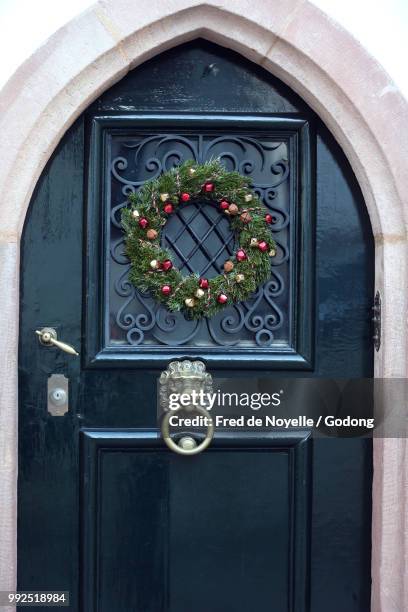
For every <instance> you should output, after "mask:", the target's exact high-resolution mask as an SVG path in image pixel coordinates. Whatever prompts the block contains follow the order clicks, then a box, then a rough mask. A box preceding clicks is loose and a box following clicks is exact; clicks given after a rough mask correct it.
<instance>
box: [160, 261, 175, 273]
mask: <svg viewBox="0 0 408 612" xmlns="http://www.w3.org/2000/svg"><path fill="white" fill-rule="evenodd" d="M160 267H161V269H162V270H164V271H165V272H167V271H168V270H171V269H172V267H173V263H172V262H171V261H170V259H165V260H164V261H163V263H162V264H161V266H160Z"/></svg>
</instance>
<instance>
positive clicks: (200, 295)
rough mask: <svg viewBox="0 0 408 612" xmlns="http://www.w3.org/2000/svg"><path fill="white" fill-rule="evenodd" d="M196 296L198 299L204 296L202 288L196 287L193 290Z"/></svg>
mask: <svg viewBox="0 0 408 612" xmlns="http://www.w3.org/2000/svg"><path fill="white" fill-rule="evenodd" d="M195 295H196V297H198V299H199V300H201V298H203V297H204V296H205V291H203V290H202V289H197V291H196V292H195Z"/></svg>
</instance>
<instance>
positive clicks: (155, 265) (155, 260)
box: [150, 259, 160, 270]
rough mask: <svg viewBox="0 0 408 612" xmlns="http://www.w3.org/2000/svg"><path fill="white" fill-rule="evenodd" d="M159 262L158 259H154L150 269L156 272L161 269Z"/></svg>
mask: <svg viewBox="0 0 408 612" xmlns="http://www.w3.org/2000/svg"><path fill="white" fill-rule="evenodd" d="M159 265H160V264H159V262H158V261H157V259H152V261H151V262H150V267H151V269H152V270H156V269H157V268H158V267H159Z"/></svg>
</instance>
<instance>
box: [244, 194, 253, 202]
mask: <svg viewBox="0 0 408 612" xmlns="http://www.w3.org/2000/svg"><path fill="white" fill-rule="evenodd" d="M244 200H245V202H251V201H252V193H247V194H246V196H245V197H244Z"/></svg>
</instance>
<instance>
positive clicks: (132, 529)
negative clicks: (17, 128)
mask: <svg viewBox="0 0 408 612" xmlns="http://www.w3.org/2000/svg"><path fill="white" fill-rule="evenodd" d="M215 156H221V158H222V159H223V160H224V162H225V164H226V165H227V166H228V167H231V168H232V167H236V168H238V169H239V170H240V171H241V172H247V173H249V174H250V175H251V176H252V177H253V179H254V183H255V187H256V189H257V190H258V192H259V193H260V195H261V196H262V197H263V199H264V201H265V203H266V205H267V206H268V207H269V208H270V209H271V212H272V214H273V216H274V225H273V232H274V236H275V238H276V241H277V243H278V256H277V258H276V260H275V261H274V263H273V270H272V280H271V282H270V283H269V284H268V286H265V287H264V288H262V289H261V290H260V291H259V292H258V294H257V295H256V296H255V298H254V299H253V300H250V301H249V302H248V303H247V304H245V305H242V306H241V307H240V309H235V310H233V311H231V312H230V313H229V319H228V321H227V320H226V319H225V317H226V316H227V314H223V315H221V316H218V317H217V318H216V319H214V320H204V321H203V322H202V323H200V324H196V323H195V322H192V321H189V320H186V319H185V318H184V317H182V316H178V317H176V318H175V319H174V318H169V317H168V316H167V315H166V312H165V311H163V309H162V308H158V307H157V305H156V304H154V302H153V301H152V300H151V299H150V298H149V297H148V296H146V295H142V294H140V293H138V292H135V290H134V289H133V288H132V287H131V286H130V285H129V283H128V282H127V269H128V264H127V261H126V258H125V257H124V255H123V250H122V248H123V236H122V233H121V229H120V222H119V215H120V209H121V207H122V206H123V205H124V204H125V202H126V196H127V194H128V193H129V192H130V191H132V190H134V189H137V187H138V186H139V185H140V184H141V183H143V182H144V181H145V180H148V179H149V178H151V177H152V176H153V175H154V174H156V173H158V172H160V171H161V170H163V168H166V167H169V166H171V165H172V164H174V163H176V162H177V161H180V160H181V159H188V158H194V159H196V160H197V161H199V162H201V161H205V160H206V159H209V158H210V157H215ZM192 212H193V213H194V215H195V216H194V215H193V216H194V218H193V216H190V217H188V218H177V219H175V220H174V222H172V224H170V223H169V227H168V229H167V230H166V231H167V234H166V240H168V243H169V245H170V247H171V248H173V250H174V253H175V257H178V258H179V264H180V265H182V264H183V262H184V263H185V261H186V259H188V256H187V255H186V252H187V251H189V249H190V246H189V241H191V240H200V236H202V233H203V231H204V233H205V231H206V229H205V228H207V229H208V227H209V226H210V225H211V224H212V226H213V227H215V228H217V230H216V231H215V230H214V231H212V232H210V233H211V240H212V241H213V242H212V243H211V244H210V246H211V250H212V251H214V250H215V249H218V250H219V253H220V255H219V257H218V259H216V261H215V262H213V264H212V270H209V271H208V274H214V273H216V271H217V266H220V265H221V263H222V261H224V259H225V253H226V251H225V249H226V248H227V246H226V245H227V244H228V231H229V230H228V228H225V227H220V226H219V224H218V221H217V218H215V217H211V215H212V214H213V213H211V212H209V211H208V210H204V209H203V210H201V209H200V207H198V208H197V209H194V210H193V211H192ZM194 219H197V224H196V225H194V224H195V223H196V221H194ZM186 226H188V227H189V228H193V229H194V233H195V234H194V235H193V236H192V234H191V232H189V231H186ZM203 228H204V229H203ZM200 232H201V234H200ZM197 236H198V237H197ZM190 250H191V249H190ZM21 255H22V257H21V324H20V348H19V354H20V357H19V359H20V388H19V395H20V415H19V421H20V433H19V436H20V437H19V444H20V446H19V448H20V451H19V452H20V466H19V531H18V555H19V557H18V558H19V571H18V575H19V578H18V582H19V588H20V589H24V590H30V589H36V590H38V589H46V590H54V589H57V590H64V591H70V598H71V604H70V609H72V610H82V611H84V612H92V611H96V610H98V612H105V611H106V612H107V611H109V612H112V611H116V610H117V611H120V612H127V611H129V612H130V611H132V612H204V611H205V612H209V611H211V612H252V611H255V610H256V611H259V612H266V611H267V610H271V611H274V612H289V611H296V612H305V611H306V610H312V611H313V612H327V610H331V612H345V611H347V612H351V611H356V612H357V611H359V612H367V610H368V609H369V606H370V603H369V601H370V516H371V506H370V494H371V445H370V442H369V441H367V440H366V441H362V440H356V439H354V440H344V439H343V440H314V441H313V439H312V438H311V437H310V435H309V432H307V431H300V432H299V431H297V432H296V433H293V435H290V436H288V437H286V438H284V437H282V436H281V435H280V434H275V435H272V436H270V437H269V438H267V439H266V438H264V439H260V440H254V439H251V441H250V442H248V437H246V435H245V434H244V433H241V434H238V433H237V435H236V436H235V438H234V441H233V444H232V445H231V443H229V444H226V443H225V441H224V440H223V438H222V436H220V437H219V438H218V441H217V438H216V441H215V443H214V444H213V445H212V446H211V447H210V448H209V449H208V450H207V451H205V452H204V453H203V454H201V455H199V456H196V457H194V458H193V457H192V458H186V457H179V456H177V455H175V454H172V453H171V452H170V451H169V450H168V449H167V448H166V447H165V446H164V445H163V443H162V441H161V439H160V435H159V431H158V428H157V422H156V380H157V377H158V374H159V373H160V371H162V370H163V369H165V367H166V366H167V364H168V362H169V360H171V359H174V358H176V359H181V358H183V357H196V358H201V359H203V360H204V361H205V362H206V364H207V368H208V370H209V371H210V372H212V373H213V374H216V373H217V372H220V371H222V372H223V374H224V375H226V376H231V377H241V378H242V377H247V378H249V377H252V376H276V375H277V374H278V373H279V374H280V375H288V376H313V377H327V378H330V377H337V378H338V377H369V376H371V375H372V342H371V329H370V307H371V302H372V296H373V240H372V234H371V228H370V224H369V220H368V216H367V213H366V209H365V206H364V201H363V198H362V195H361V192H360V190H359V187H358V185H357V183H356V180H355V178H354V176H353V173H352V171H351V169H350V167H349V165H348V163H347V161H346V159H345V157H344V155H343V153H342V151H341V150H340V148H339V147H338V145H337V144H336V143H335V142H334V140H333V138H332V136H331V135H330V133H329V132H328V130H327V129H326V128H325V127H324V125H323V124H322V122H321V121H320V120H319V119H318V118H317V117H316V116H315V115H314V114H313V113H312V111H311V110H310V109H309V108H308V107H307V106H306V105H305V104H304V103H303V102H302V100H301V99H299V98H298V97H297V96H296V95H295V94H294V93H293V92H291V91H290V90H289V89H288V88H286V87H285V86H284V85H283V84H282V83H281V82H280V81H278V80H277V79H275V78H273V77H272V76H271V75H269V74H267V73H266V72H264V71H263V70H261V69H260V68H258V67H257V66H255V65H253V64H251V63H249V62H248V61H246V60H244V59H243V58H241V57H239V56H237V55H236V54H234V53H232V52H230V51H227V50H225V49H221V48H219V47H217V46H215V45H212V44H209V43H206V42H204V41H195V42H192V43H189V44H186V45H183V46H181V47H177V48H175V49H173V50H171V51H168V52H166V53H164V54H162V55H160V56H158V57H156V58H154V59H153V60H151V61H149V62H147V63H146V64H144V65H142V66H140V67H138V68H137V69H135V70H134V71H133V72H131V73H129V74H128V75H127V76H126V77H125V78H124V79H123V80H122V81H120V82H119V83H118V84H117V85H115V86H114V87H112V88H111V89H110V90H109V91H107V92H106V93H104V94H103V95H102V96H101V97H100V98H99V99H98V100H96V102H95V103H94V104H92V106H90V107H89V108H88V110H87V111H86V112H85V113H83V115H82V116H81V117H80V118H79V119H78V121H77V122H76V123H75V125H74V126H73V127H72V128H71V129H70V130H69V131H68V132H67V134H66V135H65V136H64V138H63V140H62V141H61V143H60V144H59V146H58V148H57V150H56V151H55V154H54V155H53V157H52V159H51V160H50V161H49V163H48V166H47V168H46V169H45V171H44V172H43V175H42V177H41V179H40V181H39V183H38V186H37V189H36V192H35V194H34V196H33V199H32V203H31V206H30V209H29V213H28V216H27V220H26V225H25V230H24V237H23V241H22V251H21ZM207 264H208V261H205V258H204V260H196V261H195V262H194V264H191V265H193V267H199V268H200V266H204V267H205V266H206V265H207ZM271 314H272V315H273V317H272V318H271V316H270V315H271ZM44 326H48V327H53V328H55V329H56V330H57V332H58V337H59V338H60V339H61V340H63V341H66V342H69V343H71V344H73V345H74V346H75V347H76V348H77V349H78V350H79V351H80V357H78V358H76V357H73V356H71V355H68V354H66V353H64V352H62V351H60V350H58V349H56V348H54V349H53V348H47V347H44V346H41V345H40V343H39V342H38V337H37V336H36V334H35V330H37V329H40V328H42V327H44ZM55 374H59V375H63V376H65V377H66V379H68V381H69V383H68V392H69V397H68V411H67V412H66V413H65V414H64V415H63V416H58V415H57V414H55V413H58V412H59V411H60V412H64V410H63V409H60V410H58V408H57V409H56V410H54V411H53V412H54V414H52V413H50V412H49V411H48V410H47V396H48V392H49V389H50V387H49V386H47V385H50V384H51V385H52V384H53V382H52V381H55V380H56V379H55V378H51V377H52V375H55ZM50 381H51V382H50ZM61 381H62V382H63V379H57V382H58V385H60V384H61ZM58 385H57V386H58Z"/></svg>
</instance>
